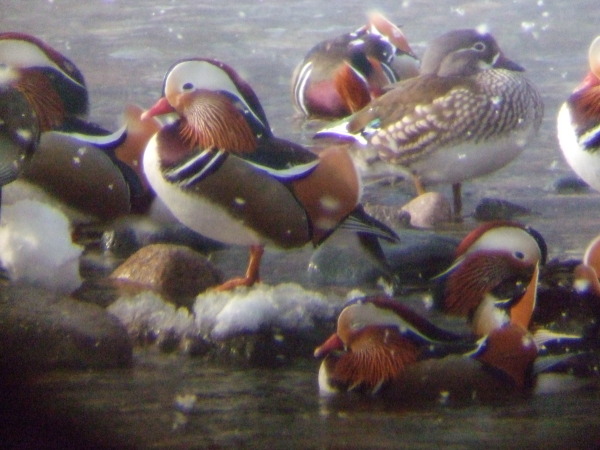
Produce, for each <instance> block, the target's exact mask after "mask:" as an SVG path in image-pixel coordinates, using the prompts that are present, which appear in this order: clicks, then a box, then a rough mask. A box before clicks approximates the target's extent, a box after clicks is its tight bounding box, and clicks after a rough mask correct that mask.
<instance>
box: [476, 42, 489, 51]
mask: <svg viewBox="0 0 600 450" xmlns="http://www.w3.org/2000/svg"><path fill="white" fill-rule="evenodd" d="M485 48H486V47H485V44H484V43H483V42H481V41H479V42H476V43H475V45H473V50H475V51H476V52H483V51H484V50H485Z"/></svg>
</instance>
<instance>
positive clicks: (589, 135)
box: [557, 36, 600, 191]
mask: <svg viewBox="0 0 600 450" xmlns="http://www.w3.org/2000/svg"><path fill="white" fill-rule="evenodd" d="M588 59H589V66H590V71H589V73H588V74H587V76H586V77H585V78H584V80H583V81H582V82H581V84H580V85H579V86H578V87H577V88H576V89H575V91H574V92H573V93H572V94H571V95H570V96H569V98H568V99H567V101H566V102H565V103H563V105H562V106H561V108H560V111H559V113H558V119H557V130H558V141H559V143H560V148H561V150H562V152H563V155H564V157H565V159H566V160H567V162H568V163H569V165H570V166H571V168H572V169H573V170H574V171H575V173H576V174H577V175H579V176H580V177H581V178H582V179H583V180H584V181H585V182H586V183H588V184H589V185H590V186H592V187H593V188H594V189H596V190H597V191H600V152H599V150H600V36H598V37H596V39H594V41H593V42H592V43H591V45H590V48H589V52H588Z"/></svg>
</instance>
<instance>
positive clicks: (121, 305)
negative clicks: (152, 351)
mask: <svg viewBox="0 0 600 450" xmlns="http://www.w3.org/2000/svg"><path fill="white" fill-rule="evenodd" d="M108 311H109V312H110V313H111V314H113V315H114V316H115V317H117V318H118V319H119V320H120V321H121V323H122V324H123V325H124V326H125V328H126V329H127V333H128V334H129V337H130V338H131V339H132V341H133V342H134V343H135V344H140V345H147V344H154V345H156V346H157V347H158V348H159V349H160V350H162V351H164V352H172V351H175V350H180V351H181V352H182V353H188V352H190V353H192V352H193V353H200V352H199V351H198V350H197V349H198V348H200V347H201V346H202V345H201V344H202V341H203V338H202V337H201V336H200V334H199V332H198V329H197V327H196V325H195V323H194V316H193V315H192V314H191V313H190V310H188V308H185V307H179V308H178V307H177V306H175V305H174V304H173V303H170V302H165V301H164V299H163V298H162V297H161V296H159V295H157V294H156V293H154V292H151V291H145V292H140V293H138V294H135V295H132V296H130V295H124V296H122V297H120V298H119V299H118V300H116V301H115V302H114V303H112V304H111V305H110V306H109V307H108Z"/></svg>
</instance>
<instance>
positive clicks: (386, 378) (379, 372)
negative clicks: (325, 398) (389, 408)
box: [315, 296, 460, 394]
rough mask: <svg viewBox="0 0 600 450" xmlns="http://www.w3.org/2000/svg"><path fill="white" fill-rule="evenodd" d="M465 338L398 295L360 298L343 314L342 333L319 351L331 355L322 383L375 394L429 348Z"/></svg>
mask: <svg viewBox="0 0 600 450" xmlns="http://www.w3.org/2000/svg"><path fill="white" fill-rule="evenodd" d="M459 339H460V337H459V336H457V335H454V334H453V333H450V332H447V331H445V330H442V329H440V328H437V327H435V326H434V325H433V324H431V323H430V322H428V321H427V320H425V319H423V318H422V317H420V316H419V315H418V314H416V313H415V312H413V311H412V310H410V309H409V308H407V307H406V306H404V305H402V304H401V303H400V302H398V301H395V300H393V299H390V298H387V297H383V296H382V297H370V298H365V299H358V300H354V301H352V302H350V303H349V304H348V305H347V306H346V307H345V308H344V309H343V310H342V312H341V313H340V315H339V317H338V322H337V330H336V332H335V333H334V334H333V335H332V336H331V337H330V338H329V339H327V340H326V341H325V342H324V343H323V344H322V345H321V346H319V347H318V348H317V349H316V350H315V357H318V358H322V357H325V359H324V361H323V363H322V365H321V369H320V374H319V384H320V386H321V389H322V390H323V391H336V390H347V391H353V390H356V391H360V392H368V393H373V394H374V393H377V392H378V391H379V390H380V389H381V388H382V387H383V386H385V385H386V384H388V383H391V382H394V381H395V380H396V381H398V380H399V379H400V378H401V377H402V374H403V372H404V370H405V369H406V368H407V367H408V366H410V365H412V364H414V363H415V362H416V361H417V360H418V357H419V354H420V353H421V351H422V349H423V347H426V346H429V345H431V344H434V343H451V342H456V341H458V340H459Z"/></svg>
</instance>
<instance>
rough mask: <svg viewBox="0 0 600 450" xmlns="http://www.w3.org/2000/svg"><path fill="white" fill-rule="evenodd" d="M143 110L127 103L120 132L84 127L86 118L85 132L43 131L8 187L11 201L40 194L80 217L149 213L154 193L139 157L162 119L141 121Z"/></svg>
mask: <svg viewBox="0 0 600 450" xmlns="http://www.w3.org/2000/svg"><path fill="white" fill-rule="evenodd" d="M142 112H143V110H142V109H141V108H140V107H138V106H135V105H127V107H126V110H125V114H124V122H125V124H124V126H123V127H122V128H120V129H119V130H117V131H116V132H114V133H110V132H109V131H107V130H104V129H103V128H100V127H97V126H95V125H93V124H89V123H86V130H85V132H84V131H83V129H82V126H83V125H84V122H83V121H82V122H81V123H80V124H79V125H78V128H79V129H80V132H74V131H69V132H63V131H48V132H45V133H42V135H41V138H40V142H39V144H38V146H37V150H36V152H35V154H34V155H33V157H32V158H31V160H30V162H29V164H27V166H26V167H25V169H24V171H23V174H22V176H21V178H20V179H19V180H18V181H17V182H16V183H13V184H11V185H9V186H7V187H6V188H5V191H6V195H5V197H6V202H7V203H14V202H15V201H17V200H19V199H22V198H34V199H38V200H40V201H43V202H44V203H49V204H52V205H54V206H55V207H58V208H59V209H60V210H62V211H63V212H64V213H65V214H66V215H67V216H68V217H69V218H70V219H71V221H72V222H74V223H84V222H90V221H102V222H106V221H110V220H113V219H115V218H117V217H119V216H122V215H126V214H129V213H130V212H134V213H144V212H145V211H146V210H147V209H148V207H149V204H150V202H151V200H152V195H153V194H152V193H151V190H150V188H149V187H148V186H147V183H146V182H145V179H144V178H143V173H142V172H141V168H140V164H139V163H138V160H141V156H142V154H143V151H144V149H145V147H146V144H147V142H148V141H149V140H150V138H151V137H152V136H153V135H154V134H156V133H157V132H158V130H159V129H160V123H159V122H158V121H157V120H156V119H154V118H148V119H146V120H144V121H141V120H140V115H141V114H142ZM140 162H141V161H140ZM138 170H139V171H138Z"/></svg>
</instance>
